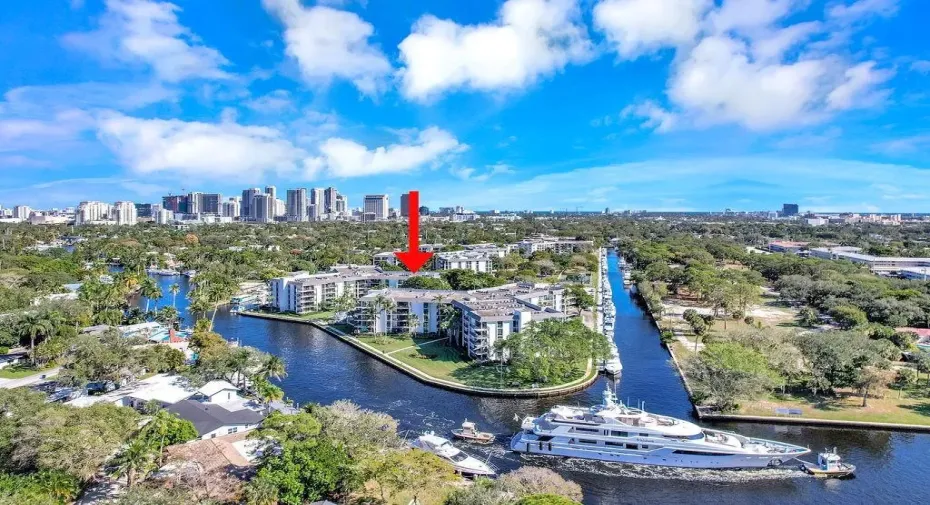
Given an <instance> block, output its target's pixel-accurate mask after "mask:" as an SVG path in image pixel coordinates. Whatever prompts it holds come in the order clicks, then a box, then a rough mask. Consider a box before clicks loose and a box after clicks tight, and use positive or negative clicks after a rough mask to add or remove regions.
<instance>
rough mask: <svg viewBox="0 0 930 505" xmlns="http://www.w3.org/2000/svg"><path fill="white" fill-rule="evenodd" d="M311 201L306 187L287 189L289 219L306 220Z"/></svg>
mask: <svg viewBox="0 0 930 505" xmlns="http://www.w3.org/2000/svg"><path fill="white" fill-rule="evenodd" d="M309 205H310V202H309V201H308V200H307V190H306V189H305V188H297V189H289V190H287V214H286V216H287V220H288V221H306V220H307V211H308V207H309Z"/></svg>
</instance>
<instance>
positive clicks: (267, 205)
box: [250, 193, 276, 223]
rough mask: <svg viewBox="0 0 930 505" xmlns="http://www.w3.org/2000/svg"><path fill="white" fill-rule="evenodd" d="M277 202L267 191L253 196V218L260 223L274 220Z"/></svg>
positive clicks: (251, 209)
mask: <svg viewBox="0 0 930 505" xmlns="http://www.w3.org/2000/svg"><path fill="white" fill-rule="evenodd" d="M275 204H276V202H275V199H274V198H272V197H271V195H269V194H267V193H260V194H257V195H255V196H253V197H252V204H251V207H250V212H251V220H252V221H255V222H258V223H271V222H274V217H275Z"/></svg>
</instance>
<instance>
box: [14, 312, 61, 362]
mask: <svg viewBox="0 0 930 505" xmlns="http://www.w3.org/2000/svg"><path fill="white" fill-rule="evenodd" d="M17 328H18V331H19V334H20V335H21V336H22V337H24V338H28V339H29V349H30V354H31V356H32V364H33V365H35V364H36V341H37V340H41V339H44V338H46V337H48V336H49V335H51V334H52V332H53V331H55V329H54V326H53V325H52V322H51V320H50V319H49V318H48V317H47V316H46V314H26V315H25V316H23V318H22V319H20V320H19V323H18V324H17Z"/></svg>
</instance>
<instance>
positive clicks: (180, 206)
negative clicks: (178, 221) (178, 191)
mask: <svg viewBox="0 0 930 505" xmlns="http://www.w3.org/2000/svg"><path fill="white" fill-rule="evenodd" d="M161 206H162V208H163V209H168V210H170V211H171V212H180V213H187V212H188V198H187V195H168V196H163V197H162V199H161Z"/></svg>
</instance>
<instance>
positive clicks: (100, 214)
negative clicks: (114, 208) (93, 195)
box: [74, 201, 110, 225]
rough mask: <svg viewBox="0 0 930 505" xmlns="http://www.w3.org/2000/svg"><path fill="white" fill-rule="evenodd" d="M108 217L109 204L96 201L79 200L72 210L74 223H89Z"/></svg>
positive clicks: (105, 219) (104, 219) (107, 218)
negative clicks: (73, 210) (75, 207)
mask: <svg viewBox="0 0 930 505" xmlns="http://www.w3.org/2000/svg"><path fill="white" fill-rule="evenodd" d="M109 219H110V204H108V203H104V202H97V201H86V202H81V203H80V204H79V205H78V208H77V210H76V211H75V212H74V224H78V225H81V224H91V223H96V222H100V221H107V220H109Z"/></svg>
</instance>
